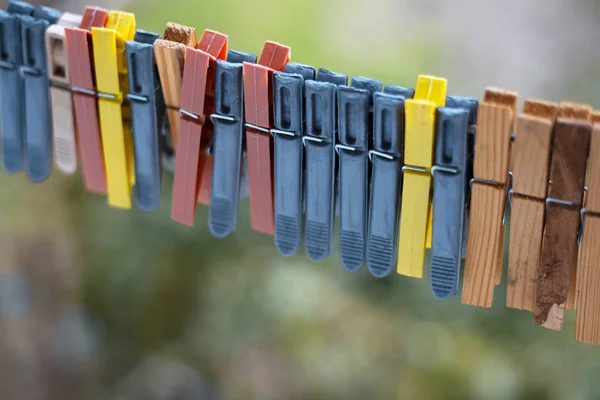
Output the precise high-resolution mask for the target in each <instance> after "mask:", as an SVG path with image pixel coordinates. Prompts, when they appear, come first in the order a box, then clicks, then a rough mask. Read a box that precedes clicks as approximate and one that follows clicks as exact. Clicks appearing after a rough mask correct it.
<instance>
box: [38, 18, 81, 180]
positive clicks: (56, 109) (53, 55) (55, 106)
mask: <svg viewBox="0 0 600 400" xmlns="http://www.w3.org/2000/svg"><path fill="white" fill-rule="evenodd" d="M81 21H82V16H81V15H75V14H71V13H65V14H63V16H62V17H61V18H60V20H59V21H58V23H57V24H55V25H52V26H50V27H49V28H48V30H47V31H46V52H47V61H48V77H49V79H50V85H51V87H50V106H51V112H52V130H53V133H54V136H53V137H54V162H55V164H56V166H57V168H58V169H59V170H60V171H61V172H62V173H64V174H66V175H72V174H73V173H75V171H76V170H77V150H76V135H75V121H74V120H73V118H74V115H73V99H72V95H71V73H70V68H69V59H68V57H67V49H66V43H65V28H66V27H71V28H77V27H78V26H79V25H81Z"/></svg>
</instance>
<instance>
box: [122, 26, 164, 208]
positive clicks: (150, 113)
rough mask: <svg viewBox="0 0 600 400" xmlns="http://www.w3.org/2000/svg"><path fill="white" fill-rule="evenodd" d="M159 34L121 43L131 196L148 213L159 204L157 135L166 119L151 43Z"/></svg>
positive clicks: (141, 33) (159, 145)
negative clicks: (131, 165) (128, 116)
mask: <svg viewBox="0 0 600 400" xmlns="http://www.w3.org/2000/svg"><path fill="white" fill-rule="evenodd" d="M158 39H160V35H157V34H155V33H151V32H146V31H142V30H138V31H137V32H136V34H135V38H134V41H127V42H126V43H125V55H126V57H127V64H128V65H129V74H128V77H129V93H128V94H127V100H129V104H130V107H131V132H132V135H133V152H134V161H135V182H136V183H135V195H136V200H137V204H138V207H139V208H140V209H141V210H144V211H152V210H154V209H156V208H157V207H158V205H159V204H160V192H161V172H162V169H161V148H162V143H161V142H162V139H163V136H162V134H161V132H160V129H161V127H162V124H163V123H164V119H165V116H166V107H165V102H164V99H163V97H162V91H161V87H160V81H159V78H158V71H157V68H156V63H155V60H154V47H153V44H154V42H155V41H156V40H158Z"/></svg>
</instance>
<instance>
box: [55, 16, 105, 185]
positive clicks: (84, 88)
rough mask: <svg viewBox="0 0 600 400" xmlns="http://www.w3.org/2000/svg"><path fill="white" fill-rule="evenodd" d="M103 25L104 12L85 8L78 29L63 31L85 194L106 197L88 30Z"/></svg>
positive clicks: (90, 42) (90, 31)
mask: <svg viewBox="0 0 600 400" xmlns="http://www.w3.org/2000/svg"><path fill="white" fill-rule="evenodd" d="M107 21H108V11H107V10H104V9H101V8H98V7H87V8H86V9H85V11H84V13H83V19H82V20H81V25H79V28H70V27H66V28H65V44H66V50H67V59H68V62H69V72H70V75H71V90H72V91H73V112H74V114H75V115H74V116H75V131H76V132H77V149H78V150H79V156H80V157H81V166H82V171H83V180H84V183H85V187H86V188H87V190H88V191H90V192H94V193H100V194H105V193H106V173H105V170H104V153H103V150H102V140H101V137H100V120H99V117H98V103H97V100H96V95H97V91H96V83H95V79H94V72H93V71H94V69H93V65H94V54H93V51H92V50H91V49H92V28H103V27H104V26H105V25H106V22H107Z"/></svg>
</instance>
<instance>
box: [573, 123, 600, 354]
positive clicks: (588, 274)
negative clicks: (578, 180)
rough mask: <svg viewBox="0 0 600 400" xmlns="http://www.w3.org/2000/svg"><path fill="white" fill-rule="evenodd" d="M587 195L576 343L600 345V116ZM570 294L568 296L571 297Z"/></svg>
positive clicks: (592, 145) (593, 138)
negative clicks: (599, 266)
mask: <svg viewBox="0 0 600 400" xmlns="http://www.w3.org/2000/svg"><path fill="white" fill-rule="evenodd" d="M585 182H586V183H585V185H586V192H585V199H584V207H583V208H582V209H581V211H580V214H581V224H582V226H581V234H580V248H579V257H578V260H577V262H578V264H577V306H576V308H577V314H576V319H575V340H578V341H581V342H585V343H591V344H596V345H600V326H599V324H600V318H598V317H599V310H600V298H599V296H598V293H599V288H598V283H599V282H600V268H598V260H599V259H600V254H599V253H598V250H600V246H598V243H599V241H600V112H598V111H595V112H594V113H593V114H592V132H591V138H590V152H589V157H588V165H587V170H586V180H585ZM570 295H571V293H569V296H570Z"/></svg>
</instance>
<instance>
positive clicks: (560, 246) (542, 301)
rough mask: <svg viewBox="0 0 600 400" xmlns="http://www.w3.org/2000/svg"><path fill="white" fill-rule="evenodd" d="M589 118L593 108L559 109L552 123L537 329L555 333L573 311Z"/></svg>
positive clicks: (564, 105)
mask: <svg viewBox="0 0 600 400" xmlns="http://www.w3.org/2000/svg"><path fill="white" fill-rule="evenodd" d="M591 114H592V108H591V107H590V106H581V105H577V104H572V103H561V104H560V107H559V110H558V116H557V118H556V122H555V123H554V140H553V144H552V161H551V163H550V182H551V183H550V187H549V189H548V197H547V198H546V223H545V227H544V233H543V239H542V251H541V257H540V268H539V271H538V279H537V288H536V296H535V297H536V303H535V310H534V323H535V324H536V325H541V326H543V327H545V328H548V329H553V330H557V331H560V330H562V324H563V319H564V313H565V308H569V309H573V308H575V297H576V291H575V284H576V282H577V278H576V276H577V251H578V246H577V239H578V234H579V229H580V227H581V216H580V212H581V208H582V206H583V200H584V188H585V179H586V176H585V175H586V164H587V160H588V154H589V148H590V138H591V133H592V123H591ZM584 237H585V235H584ZM597 245H598V244H597V243H594V246H597ZM586 255H587V254H586ZM594 262H597V260H594ZM568 303H571V305H569V304H568Z"/></svg>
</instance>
